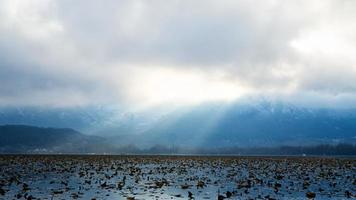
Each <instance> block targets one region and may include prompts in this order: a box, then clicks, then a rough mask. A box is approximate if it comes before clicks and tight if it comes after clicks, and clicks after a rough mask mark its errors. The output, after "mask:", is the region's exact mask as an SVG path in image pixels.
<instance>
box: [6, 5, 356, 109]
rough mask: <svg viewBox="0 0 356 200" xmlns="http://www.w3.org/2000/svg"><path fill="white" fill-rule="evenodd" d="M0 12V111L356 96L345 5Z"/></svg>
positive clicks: (351, 30) (355, 43)
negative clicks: (10, 105) (1, 106)
mask: <svg viewBox="0 0 356 200" xmlns="http://www.w3.org/2000/svg"><path fill="white" fill-rule="evenodd" d="M0 4H1V5H0V33H1V34H0V59H1V61H0V72H1V74H0V84H1V86H0V92H1V93H0V100H1V101H0V103H2V104H6V103H9V102H10V101H11V102H16V103H17V104H26V103H29V104H46V105H51V104H54V105H56V104H60V105H65V106H68V105H71V104H73V105H77V104H81V103H82V104H96V103H110V104H111V103H118V104H125V105H126V104H135V105H136V104H137V105H138V104H147V102H154V103H155V104H159V103H169V102H174V103H189V102H194V103H197V102H203V101H210V100H230V99H234V98H238V97H241V96H244V95H251V94H253V95H255V94H256V95H264V94H266V95H271V94H272V93H273V94H274V95H278V94H279V93H280V94H283V95H285V94H288V95H291V96H293V95H295V94H298V95H299V96H303V94H308V95H307V96H310V95H309V94H315V96H316V97H315V99H318V101H321V100H320V99H322V98H321V97H323V98H329V96H330V95H339V97H340V98H341V97H342V96H347V99H350V98H351V97H352V96H353V95H355V94H356V85H355V83H354V82H355V81H354V80H356V59H355V58H356V56H355V54H356V25H355V23H354V21H355V20H356V14H355V12H354V10H355V8H356V2H355V1H352V0H341V1H332V0H326V1H325V0H320V1H318V0H315V1H307V0H305V1H304V0H303V1H278V0H271V1H244V0H238V1H235V0H234V1H232V0H225V1H219V2H218V1H212V0H211V1H169V2H167V1H163V0H154V1H150V2H147V1H141V0H137V1H131V0H130V1H128V0H127V1H125V0H122V1H104V2H100V3H99V2H97V1H92V0H86V1H84V0H83V1H75V2H73V1H67V0H58V1H56V0H34V1H21V0H4V1H1V3H0ZM48 85H50V86H48ZM65 93H66V94H71V96H72V97H73V98H65V99H61V101H65V102H59V101H58V97H59V96H63V95H64V94H65ZM345 98H346V97H345ZM308 99H310V98H309V97H308ZM338 102H342V101H338Z"/></svg>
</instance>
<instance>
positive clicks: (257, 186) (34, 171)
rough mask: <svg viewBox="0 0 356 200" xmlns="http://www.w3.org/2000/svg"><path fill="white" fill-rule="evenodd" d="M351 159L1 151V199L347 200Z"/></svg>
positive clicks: (354, 185) (353, 182)
mask: <svg viewBox="0 0 356 200" xmlns="http://www.w3.org/2000/svg"><path fill="white" fill-rule="evenodd" d="M355 164H356V160H355V159H352V158H298V157H199V156H74V155H71V156H64V155H56V156H53V155H52V156H50V155H46V156H45V155H28V156H14V155H11V156H10V155H6V156H5V155H4V156H0V199H28V200H29V199H93V200H94V199H109V200H110V199H128V200H133V199H306V198H314V199H347V198H355V197H356V166H355Z"/></svg>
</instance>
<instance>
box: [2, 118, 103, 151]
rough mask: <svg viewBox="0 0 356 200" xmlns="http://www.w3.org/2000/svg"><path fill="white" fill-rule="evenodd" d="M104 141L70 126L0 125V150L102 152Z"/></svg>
mask: <svg viewBox="0 0 356 200" xmlns="http://www.w3.org/2000/svg"><path fill="white" fill-rule="evenodd" d="M104 148H108V146H107V145H106V141H105V139H103V138H100V137H97V136H88V135H84V134H81V133H80V132H78V131H76V130H74V129H70V128H43V127H35V126H26V125H3V126H0V152H3V153H6V152H8V153H36V152H37V153H51V152H52V153H54V152H63V153H79V152H103V151H105V150H108V149H104Z"/></svg>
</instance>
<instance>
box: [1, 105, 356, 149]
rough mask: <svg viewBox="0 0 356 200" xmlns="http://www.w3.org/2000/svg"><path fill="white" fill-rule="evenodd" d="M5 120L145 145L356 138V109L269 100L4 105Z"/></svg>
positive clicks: (343, 140)
mask: <svg viewBox="0 0 356 200" xmlns="http://www.w3.org/2000/svg"><path fill="white" fill-rule="evenodd" d="M1 124H25V125H31V126H40V127H54V128H64V127H70V128H73V129H76V130H78V131H80V132H82V133H84V134H82V135H83V136H87V137H94V136H95V137H98V138H102V139H105V140H107V141H109V143H110V144H111V145H113V146H126V145H136V146H138V147H142V148H149V147H152V146H154V145H165V146H169V147H174V146H180V147H187V148H190V147H199V148H200V147H231V146H237V147H273V146H282V145H289V146H298V145H317V144H339V143H351V144H356V109H341V108H339V109H338V108H316V107H300V106H296V105H292V104H287V103H281V102H269V101H260V102H257V103H256V102H252V103H246V102H245V103H229V104H226V103H206V104H202V105H198V106H190V107H180V108H177V109H170V110H169V111H166V112H165V111H161V110H155V109H152V110H146V111H142V112H128V111H124V110H121V109H118V108H114V107H111V108H110V107H103V106H92V107H75V108H52V109H50V108H47V109H43V108H35V107H25V108H19V107H16V108H6V109H5V108H4V109H0V125H1ZM73 135H76V134H73Z"/></svg>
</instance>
